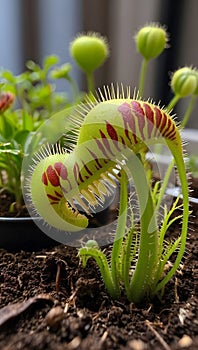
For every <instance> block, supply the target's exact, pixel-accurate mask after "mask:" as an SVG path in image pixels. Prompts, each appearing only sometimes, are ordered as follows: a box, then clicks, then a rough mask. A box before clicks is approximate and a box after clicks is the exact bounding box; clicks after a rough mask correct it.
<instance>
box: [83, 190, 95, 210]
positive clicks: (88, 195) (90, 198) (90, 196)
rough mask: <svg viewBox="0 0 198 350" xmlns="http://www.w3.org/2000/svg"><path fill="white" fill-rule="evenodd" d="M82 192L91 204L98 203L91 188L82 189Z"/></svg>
mask: <svg viewBox="0 0 198 350" xmlns="http://www.w3.org/2000/svg"><path fill="white" fill-rule="evenodd" d="M81 194H82V195H83V197H84V198H85V199H86V200H87V201H88V202H89V204H90V205H92V206H95V205H97V204H98V202H97V200H96V198H95V196H94V195H93V193H91V192H90V191H89V190H81Z"/></svg>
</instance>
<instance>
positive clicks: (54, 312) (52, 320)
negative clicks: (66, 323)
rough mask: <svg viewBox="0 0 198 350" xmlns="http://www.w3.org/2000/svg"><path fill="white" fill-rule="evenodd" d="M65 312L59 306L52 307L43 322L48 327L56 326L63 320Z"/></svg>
mask: <svg viewBox="0 0 198 350" xmlns="http://www.w3.org/2000/svg"><path fill="white" fill-rule="evenodd" d="M64 316H65V314H64V310H63V309H62V307H60V306H56V307H53V308H52V309H51V310H50V311H49V312H48V313H47V315H46V317H45V322H46V324H47V325H48V326H49V327H50V328H54V327H57V326H58V325H59V324H60V323H61V321H62V320H63V318H64Z"/></svg>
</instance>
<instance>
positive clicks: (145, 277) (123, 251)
mask: <svg viewBox="0 0 198 350" xmlns="http://www.w3.org/2000/svg"><path fill="white" fill-rule="evenodd" d="M76 114H77V115H76V120H77V122H78V123H79V121H80V119H81V120H82V125H81V126H80V128H79V132H78V134H77V140H76V146H75V147H74V148H73V150H72V151H71V152H68V153H64V152H63V151H61V150H60V152H59V154H50V152H46V153H48V156H47V157H44V158H43V159H42V155H41V154H39V155H38V156H37V158H36V160H35V166H34V169H33V171H32V175H31V178H30V181H29V194H30V197H31V200H32V203H33V205H34V207H35V208H36V210H37V212H38V214H39V215H40V216H41V217H42V218H43V219H44V220H45V221H46V222H47V223H48V224H50V225H51V226H54V227H56V228H58V229H60V230H65V231H70V232H73V234H75V231H79V230H81V229H84V228H85V227H87V226H88V222H89V215H90V208H91V207H92V208H93V207H94V206H96V205H97V204H98V203H99V202H100V203H102V202H103V201H104V197H105V196H106V195H108V188H109V186H110V185H111V184H112V183H113V182H114V180H113V178H115V177H116V178H117V179H118V180H119V182H120V208H119V216H118V223H117V229H116V234H115V238H114V243H113V247H112V254H111V259H110V262H108V259H107V258H106V256H105V254H104V253H103V252H102V251H101V250H100V248H99V246H98V245H97V242H94V241H92V242H88V244H87V245H86V246H85V247H82V248H81V249H80V250H79V256H80V258H81V259H82V262H83V265H86V262H87V260H88V259H89V258H90V257H93V258H94V259H95V260H96V262H97V264H98V266H99V268H100V271H101V274H102V277H103V280H104V283H105V285H106V288H107V289H108V291H109V293H110V294H111V295H112V296H113V297H119V295H120V288H121V286H122V285H123V286H124V289H125V291H126V294H127V297H128V299H129V300H131V301H134V302H140V301H141V300H142V299H143V298H145V297H151V296H154V295H155V294H156V293H158V292H159V291H162V290H163V289H164V287H165V285H166V283H167V282H168V281H169V280H170V279H171V277H172V276H173V274H174V273H175V272H176V270H177V269H178V267H179V264H180V262H181V259H182V257H183V254H184V249H185V242H186V233H187V224H188V186H187V179H186V171H185V165H184V160H183V151H182V143H181V138H180V134H179V131H178V128H177V126H176V124H175V122H174V120H173V119H172V118H171V116H170V115H169V114H168V113H167V112H166V110H163V109H161V108H160V107H159V106H156V105H154V104H151V103H149V102H144V101H142V100H138V99H131V97H130V95H129V91H127V92H126V96H125V93H124V92H123V90H122V91H121V92H120V91H119V89H118V91H117V92H115V91H114V89H113V88H111V89H110V88H108V87H107V88H106V89H105V90H104V95H103V94H102V93H101V92H100V98H98V99H96V98H95V99H93V96H92V98H91V99H90V100H89V99H88V100H87V104H86V105H85V106H84V107H83V105H81V106H80V107H79V109H77V111H76ZM72 118H73V119H74V118H75V115H73V116H72ZM159 142H163V143H164V142H165V144H166V145H167V147H168V148H169V149H170V151H171V153H172V155H173V157H174V159H175V163H176V166H177V170H178V175H179V178H180V182H181V187H182V194H183V223H182V230H181V235H180V236H179V237H178V238H177V239H176V240H175V241H174V242H173V241H171V242H170V243H169V244H168V243H167V242H165V241H164V236H165V233H166V230H167V227H168V226H169V220H167V216H168V217H169V219H170V220H173V219H172V218H170V213H166V209H164V215H165V218H164V224H159V223H158V222H159V220H158V219H159V218H158V210H157V208H158V202H157V200H156V197H155V196H154V195H153V194H152V188H151V184H150V183H149V182H148V179H147V176H146V172H145V170H144V165H143V162H142V159H141V151H142V150H144V149H145V147H149V146H150V145H152V144H155V143H159ZM131 178H132V179H133V182H134V186H135V189H136V191H137V196H138V202H139V211H140V216H139V222H136V221H135V220H133V216H134V213H133V208H131V207H130V199H129V198H128V181H130V179H131ZM76 203H77V204H78V207H80V208H81V211H82V212H84V213H83V214H82V213H80V212H79V210H78V209H77V205H76ZM175 207H177V208H178V207H179V204H175ZM128 208H130V210H129V211H130V225H129V227H128V225H127V220H128V216H129V211H128ZM85 213H86V215H85ZM173 221H174V220H173ZM126 227H127V228H126ZM175 252H176V254H177V257H176V259H175V261H174V262H173V265H172V267H171V268H170V270H169V271H168V272H167V266H166V265H167V261H168V260H169V258H170V256H171V255H172V254H173V253H175ZM137 255H138V258H137ZM165 271H166V273H165Z"/></svg>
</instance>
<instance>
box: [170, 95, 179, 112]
mask: <svg viewBox="0 0 198 350" xmlns="http://www.w3.org/2000/svg"><path fill="white" fill-rule="evenodd" d="M180 99H181V97H180V96H179V95H175V96H174V97H173V98H172V100H171V101H170V102H169V104H168V106H167V108H166V110H167V111H168V112H170V111H171V110H172V109H173V108H174V107H175V105H176V104H177V102H178V101H179V100H180Z"/></svg>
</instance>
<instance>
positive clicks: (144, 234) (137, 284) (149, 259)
mask: <svg viewBox="0 0 198 350" xmlns="http://www.w3.org/2000/svg"><path fill="white" fill-rule="evenodd" d="M130 164H131V165H132V170H131V172H132V174H133V180H134V184H135V188H136V191H137V195H138V199H139V207H140V226H141V228H140V229H141V231H140V243H139V253H138V260H137V264H136V267H135V271H134V274H133V277H132V279H131V283H130V292H129V300H131V301H133V302H135V303H139V302H141V300H142V299H143V298H144V297H145V295H146V294H147V293H149V289H150V285H151V284H152V278H153V274H154V270H155V268H156V266H157V259H158V232H157V223H156V218H155V208H154V203H153V199H152V196H151V190H150V187H149V185H148V182H147V178H146V174H145V171H144V168H143V165H142V163H141V162H140V159H138V157H137V156H135V157H133V160H132V161H131V163H130Z"/></svg>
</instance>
